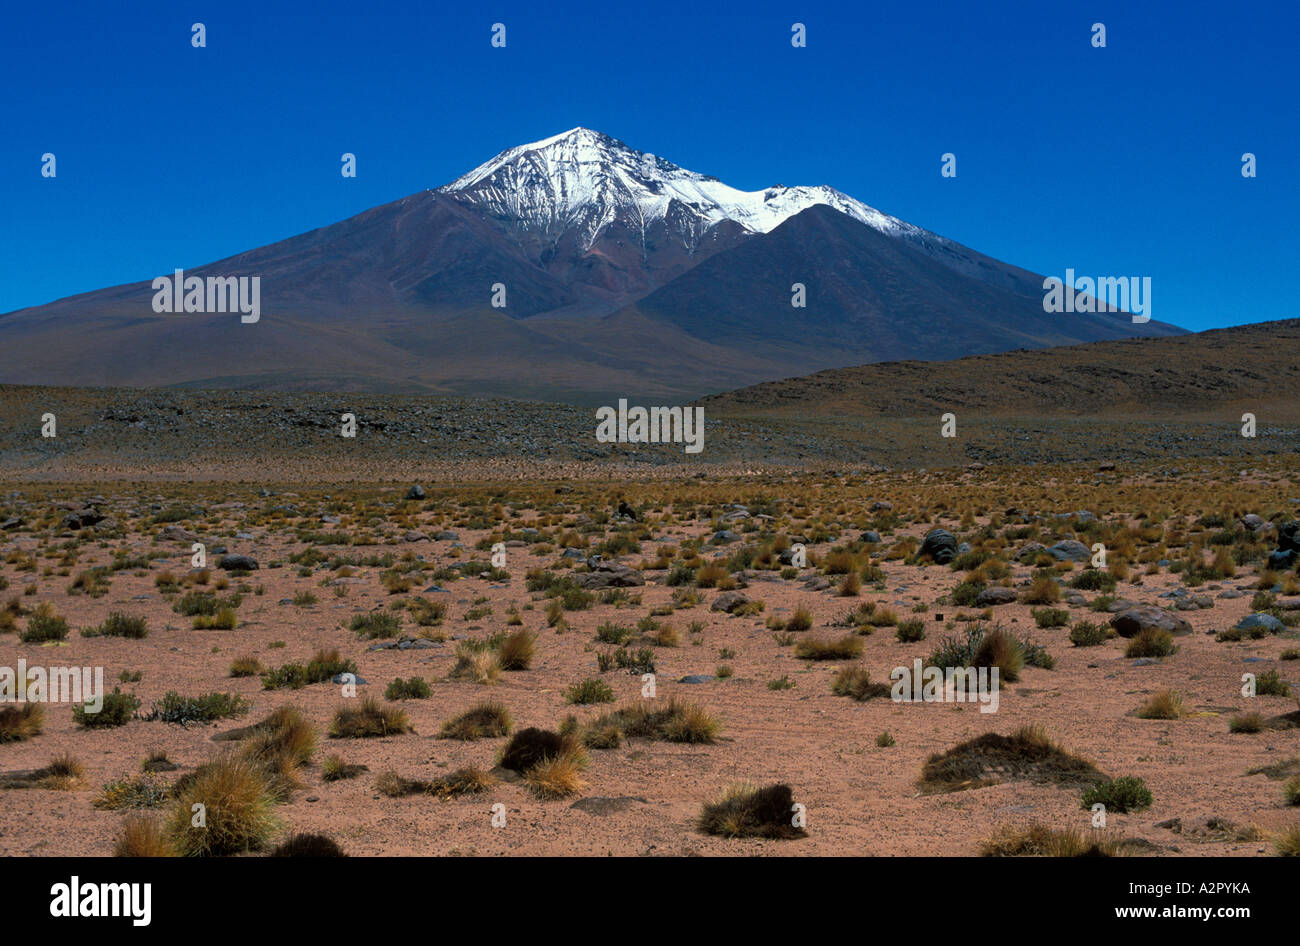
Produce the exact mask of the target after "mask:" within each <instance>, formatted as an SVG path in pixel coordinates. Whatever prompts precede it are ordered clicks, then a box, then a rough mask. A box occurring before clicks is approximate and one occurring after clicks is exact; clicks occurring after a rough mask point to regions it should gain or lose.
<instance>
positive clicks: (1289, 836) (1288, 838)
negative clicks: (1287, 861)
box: [1273, 822, 1300, 857]
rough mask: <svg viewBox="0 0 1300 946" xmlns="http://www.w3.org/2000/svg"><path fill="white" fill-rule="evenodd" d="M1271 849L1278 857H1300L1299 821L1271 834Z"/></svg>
mask: <svg viewBox="0 0 1300 946" xmlns="http://www.w3.org/2000/svg"><path fill="white" fill-rule="evenodd" d="M1273 849H1274V850H1276V851H1277V856H1278V857H1300V822H1298V823H1296V824H1293V825H1288V826H1287V827H1285V828H1283V829H1282V830H1281V831H1279V832H1278V833H1277V834H1275V835H1273Z"/></svg>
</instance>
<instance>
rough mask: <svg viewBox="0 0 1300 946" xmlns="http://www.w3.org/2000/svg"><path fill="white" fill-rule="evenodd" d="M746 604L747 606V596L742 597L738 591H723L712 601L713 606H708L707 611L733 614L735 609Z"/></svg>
mask: <svg viewBox="0 0 1300 946" xmlns="http://www.w3.org/2000/svg"><path fill="white" fill-rule="evenodd" d="M747 604H749V597H748V596H747V595H743V594H741V593H740V592H739V591H724V592H722V594H720V595H718V596H717V597H716V598H714V599H713V604H711V605H710V606H709V610H710V611H725V612H726V613H727V614H734V613H735V612H736V609H737V608H741V607H744V606H745V605H747Z"/></svg>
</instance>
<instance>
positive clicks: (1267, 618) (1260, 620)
mask: <svg viewBox="0 0 1300 946" xmlns="http://www.w3.org/2000/svg"><path fill="white" fill-rule="evenodd" d="M1257 627H1262V628H1264V629H1265V630H1266V631H1268V632H1269V633H1270V634H1281V633H1282V632H1283V631H1285V630H1286V625H1285V624H1283V623H1282V622H1281V621H1279V620H1278V619H1277V618H1275V617H1273V615H1271V614H1248V615H1246V616H1245V617H1244V618H1242V619H1241V620H1240V621H1238V622H1237V630H1239V631H1251V630H1254V629H1255V628H1257Z"/></svg>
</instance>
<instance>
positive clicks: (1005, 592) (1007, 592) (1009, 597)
mask: <svg viewBox="0 0 1300 946" xmlns="http://www.w3.org/2000/svg"><path fill="white" fill-rule="evenodd" d="M1015 600H1016V590H1015V589H1014V588H1004V587H1002V586H1001V585H994V586H993V587H992V588H985V589H984V590H983V591H981V592H980V593H979V594H978V595H976V596H975V607H977V608H983V607H987V606H988V605H995V604H1011V603H1012V602H1013V601H1015Z"/></svg>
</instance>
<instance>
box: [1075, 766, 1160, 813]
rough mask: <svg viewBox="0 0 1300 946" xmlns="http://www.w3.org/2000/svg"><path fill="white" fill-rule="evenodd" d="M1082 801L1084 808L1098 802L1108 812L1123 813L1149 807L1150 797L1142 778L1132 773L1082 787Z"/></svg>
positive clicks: (1149, 791)
mask: <svg viewBox="0 0 1300 946" xmlns="http://www.w3.org/2000/svg"><path fill="white" fill-rule="evenodd" d="M1082 801H1083V805H1082V807H1084V808H1089V809H1090V808H1092V806H1093V805H1095V804H1098V803H1100V804H1103V805H1105V806H1106V810H1107V811H1108V812H1119V813H1121V814H1123V813H1125V812H1130V811H1141V810H1142V809H1143V808H1149V807H1150V806H1151V801H1152V798H1151V790H1150V789H1148V788H1147V786H1146V783H1145V782H1143V781H1142V779H1140V778H1138V777H1136V776H1133V775H1124V776H1121V777H1120V778H1117V779H1111V780H1110V781H1107V782H1099V783H1097V784H1096V785H1092V786H1090V787H1088V788H1086V789H1084V792H1083V799H1082Z"/></svg>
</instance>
